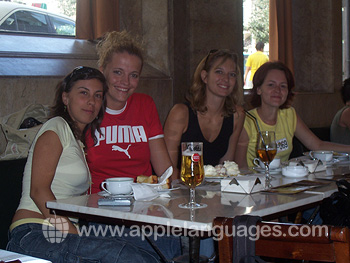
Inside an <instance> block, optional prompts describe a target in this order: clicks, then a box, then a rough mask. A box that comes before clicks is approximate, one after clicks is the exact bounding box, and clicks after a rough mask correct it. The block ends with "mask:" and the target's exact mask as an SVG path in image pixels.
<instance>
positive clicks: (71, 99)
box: [62, 79, 103, 132]
mask: <svg viewBox="0 0 350 263" xmlns="http://www.w3.org/2000/svg"><path fill="white" fill-rule="evenodd" d="M62 100H63V103H64V105H66V106H67V111H68V113H69V115H70V116H71V118H72V120H73V121H75V122H76V125H77V127H78V128H79V130H80V131H81V132H82V131H83V130H84V128H85V126H86V125H87V124H89V123H91V122H92V121H93V120H94V119H95V118H96V116H97V114H98V113H99V111H100V108H101V106H102V103H103V84H102V82H101V81H99V80H97V79H88V80H78V81H76V82H75V83H74V84H73V86H72V89H71V91H70V92H63V94H62Z"/></svg>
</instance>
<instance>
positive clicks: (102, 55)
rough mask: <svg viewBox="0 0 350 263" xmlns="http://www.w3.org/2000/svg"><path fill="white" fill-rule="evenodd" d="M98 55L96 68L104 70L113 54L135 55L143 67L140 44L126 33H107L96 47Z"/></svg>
mask: <svg viewBox="0 0 350 263" xmlns="http://www.w3.org/2000/svg"><path fill="white" fill-rule="evenodd" d="M96 50H97V55H98V66H99V67H101V68H103V69H104V68H106V66H107V64H108V63H109V62H110V61H111V60H112V56H113V54H114V53H123V52H127V53H129V54H130V55H135V56H137V57H138V58H140V60H141V68H142V65H143V48H142V45H141V42H139V41H138V40H137V39H136V38H134V37H132V36H131V35H130V34H129V33H128V32H126V31H122V32H117V31H112V32H107V33H106V34H105V35H104V36H103V37H102V39H101V40H100V41H99V42H98V43H97V46H96Z"/></svg>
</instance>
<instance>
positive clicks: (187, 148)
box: [179, 142, 207, 209]
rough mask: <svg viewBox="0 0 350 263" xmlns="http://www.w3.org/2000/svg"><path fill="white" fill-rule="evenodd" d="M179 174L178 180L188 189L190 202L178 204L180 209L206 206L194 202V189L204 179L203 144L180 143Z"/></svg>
mask: <svg viewBox="0 0 350 263" xmlns="http://www.w3.org/2000/svg"><path fill="white" fill-rule="evenodd" d="M181 153H182V160H181V174H180V178H181V180H182V182H184V184H185V185H187V186H188V187H189V188H190V202H189V203H185V204H180V205H179V207H181V208H189V209H195V208H204V207H206V206H207V205H206V204H198V203H196V202H195V187H196V186H198V185H200V184H201V183H202V181H203V179H204V167H203V143H202V142H182V143H181Z"/></svg>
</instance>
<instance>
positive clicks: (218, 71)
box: [201, 59, 237, 97]
mask: <svg viewBox="0 0 350 263" xmlns="http://www.w3.org/2000/svg"><path fill="white" fill-rule="evenodd" d="M236 70H237V67H236V64H235V62H234V61H233V60H232V59H226V60H225V61H223V59H218V60H217V61H215V62H214V64H213V66H212V67H211V69H210V70H209V72H207V71H205V70H202V72H201V77H202V80H203V82H204V83H205V84H206V90H207V94H208V93H211V94H214V95H216V96H219V97H226V96H228V95H230V94H231V93H232V91H233V88H234V86H235V84H236V81H237V72H236Z"/></svg>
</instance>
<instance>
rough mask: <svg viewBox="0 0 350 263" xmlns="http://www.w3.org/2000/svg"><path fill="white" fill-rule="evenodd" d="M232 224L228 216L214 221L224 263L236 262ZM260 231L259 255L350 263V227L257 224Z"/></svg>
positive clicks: (256, 247)
mask: <svg viewBox="0 0 350 263" xmlns="http://www.w3.org/2000/svg"><path fill="white" fill-rule="evenodd" d="M232 223H233V218H227V217H217V218H215V219H214V222H213V227H214V229H215V230H216V235H217V237H218V250H219V262H220V263H228V262H230V263H232V259H233V253H234V251H233V236H232V235H233V234H234V233H237V232H235V231H236V230H234V229H233V228H232ZM256 228H257V231H256V232H257V236H256V241H255V254H256V255H257V256H263V257H269V258H283V259H295V260H311V261H323V262H337V263H345V262H347V263H350V236H349V235H350V234H349V229H348V228H347V227H336V226H329V225H305V224H288V223H277V222H264V221H262V222H259V223H257V225H256ZM232 231H234V232H232ZM237 234H238V233H237Z"/></svg>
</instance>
